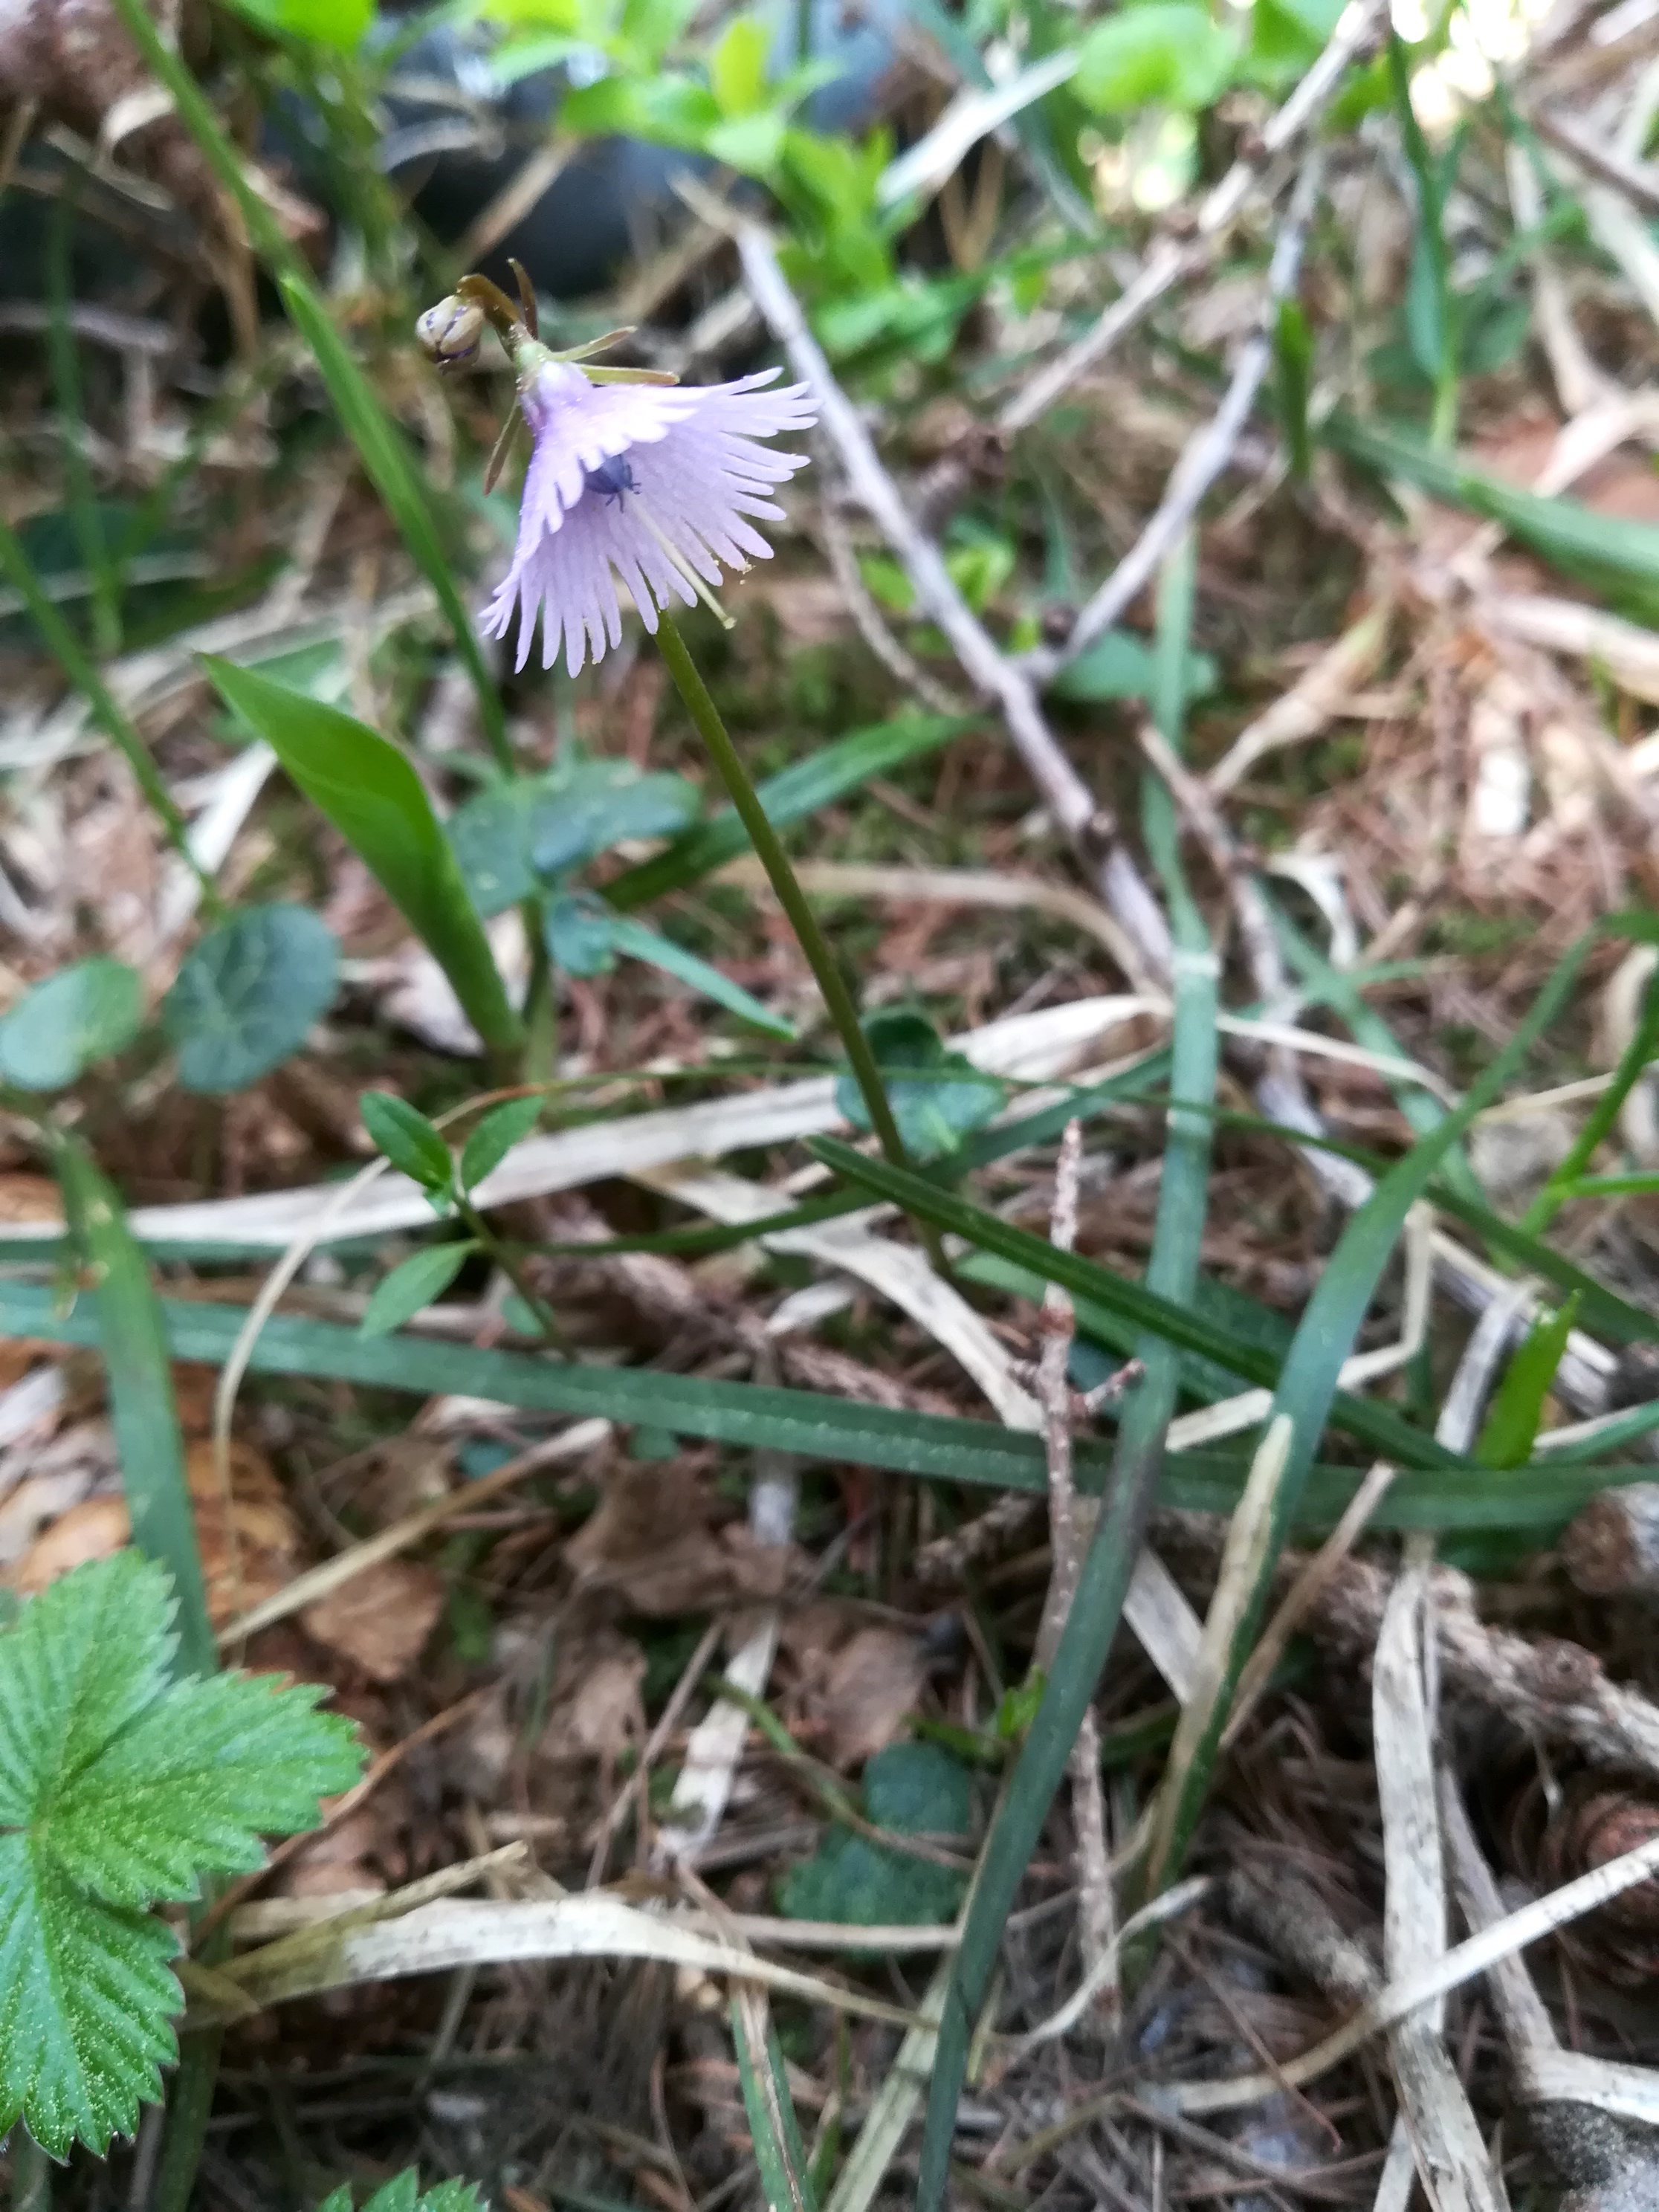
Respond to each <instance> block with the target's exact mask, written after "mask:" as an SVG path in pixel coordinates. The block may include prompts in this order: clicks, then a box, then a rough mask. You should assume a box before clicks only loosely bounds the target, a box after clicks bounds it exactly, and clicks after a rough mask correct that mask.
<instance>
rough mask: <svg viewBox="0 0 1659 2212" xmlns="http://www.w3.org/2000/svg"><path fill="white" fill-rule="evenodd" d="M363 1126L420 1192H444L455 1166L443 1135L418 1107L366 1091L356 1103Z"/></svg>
mask: <svg viewBox="0 0 1659 2212" xmlns="http://www.w3.org/2000/svg"><path fill="white" fill-rule="evenodd" d="M357 1110H358V1112H359V1113H360V1114H361V1115H362V1117H363V1127H364V1128H366V1129H367V1130H368V1133H369V1135H370V1136H371V1137H372V1138H373V1139H374V1142H375V1144H376V1145H377V1146H379V1147H380V1151H381V1152H384V1153H385V1154H386V1158H387V1159H389V1160H390V1161H391V1163H392V1166H393V1167H394V1168H401V1169H402V1170H403V1172H404V1174H405V1175H406V1176H410V1177H411V1178H412V1179H413V1180H414V1181H415V1182H417V1183H419V1184H420V1185H421V1186H422V1188H423V1189H426V1190H431V1191H443V1190H447V1189H448V1188H449V1184H450V1179H451V1177H452V1176H453V1173H454V1163H453V1160H452V1159H451V1158H450V1154H449V1147H448V1146H447V1144H446V1143H445V1142H444V1139H443V1136H442V1133H441V1132H440V1131H439V1130H437V1129H435V1128H434V1127H433V1126H432V1124H431V1122H430V1121H428V1120H427V1118H426V1115H424V1114H422V1112H421V1110H420V1109H419V1107H418V1106H411V1105H410V1103H409V1101H408V1099H406V1098H399V1097H398V1095H397V1093H396V1092H395V1091H364V1092H363V1093H362V1097H360V1098H359V1099H358V1101H357Z"/></svg>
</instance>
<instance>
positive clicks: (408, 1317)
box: [357, 1237, 478, 1336]
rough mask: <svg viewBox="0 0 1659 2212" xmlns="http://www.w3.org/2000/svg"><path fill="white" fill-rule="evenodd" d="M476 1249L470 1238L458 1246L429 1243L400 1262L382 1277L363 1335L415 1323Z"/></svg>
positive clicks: (361, 1326) (364, 1321)
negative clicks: (410, 1322) (415, 1319)
mask: <svg viewBox="0 0 1659 2212" xmlns="http://www.w3.org/2000/svg"><path fill="white" fill-rule="evenodd" d="M477 1249H478V1247H477V1241H476V1239H474V1238H471V1237H469V1238H467V1239H465V1241H464V1242H462V1243H454V1244H428V1245H427V1246H426V1247H425V1248H424V1249H422V1250H421V1251H419V1252H411V1253H410V1255H409V1257H408V1259H406V1260H400V1261H398V1265H397V1266H396V1267H393V1268H392V1271H391V1273H389V1274H386V1275H382V1276H381V1278H380V1281H379V1282H378V1283H376V1285H374V1291H372V1292H371V1294H370V1296H369V1301H368V1305H367V1307H366V1308H365V1309H364V1311H363V1317H362V1321H361V1322H358V1324H357V1326H358V1328H359V1329H360V1330H361V1331H362V1334H363V1335H365V1336H389V1335H390V1334H392V1330H393V1329H394V1328H402V1327H403V1325H404V1322H406V1321H413V1320H414V1318H415V1316H416V1314H417V1313H424V1312H425V1310H426V1309H427V1307H428V1306H429V1305H430V1304H432V1301H433V1300H434V1298H440V1297H442V1296H443V1294H444V1292H445V1291H447V1289H448V1288H449V1286H450V1285H451V1284H452V1283H453V1281H454V1279H455V1278H456V1276H457V1275H459V1273H460V1272H461V1268H462V1266H463V1264H464V1263H465V1261H467V1260H468V1259H470V1258H471V1255H472V1254H473V1253H474V1252H476V1251H477Z"/></svg>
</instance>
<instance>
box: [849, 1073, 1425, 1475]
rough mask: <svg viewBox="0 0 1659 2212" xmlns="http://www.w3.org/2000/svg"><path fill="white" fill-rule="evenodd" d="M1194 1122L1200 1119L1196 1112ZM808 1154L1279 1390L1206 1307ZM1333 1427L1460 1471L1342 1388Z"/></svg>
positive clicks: (865, 1165)
mask: <svg viewBox="0 0 1659 2212" xmlns="http://www.w3.org/2000/svg"><path fill="white" fill-rule="evenodd" d="M1194 1118H1199V1117H1198V1115H1197V1114H1196V1110H1195V1109H1194ZM1203 1118H1205V1119H1206V1120H1207V1118H1208V1117H1207V1116H1205V1117H1203ZM807 1150H808V1151H809V1152H811V1153H812V1154H813V1155H814V1157H815V1158H818V1159H821V1160H822V1161H823V1162H824V1164H825V1165H826V1166H829V1167H832V1168H834V1169H835V1170H836V1172H837V1174H840V1175H843V1176H846V1177H847V1179H848V1182H856V1183H859V1184H861V1185H862V1186H863V1188H865V1189H866V1190H869V1191H872V1192H874V1193H875V1194H877V1195H878V1197H882V1198H890V1199H891V1200H894V1202H895V1203H896V1204H899V1205H902V1206H903V1207H904V1208H905V1210H906V1212H908V1213H911V1214H913V1215H915V1216H917V1217H919V1218H927V1219H930V1220H932V1221H933V1224H934V1225H935V1226H936V1227H938V1228H940V1229H943V1230H944V1231H946V1233H947V1234H951V1233H954V1234H955V1235H957V1236H958V1237H965V1238H966V1239H967V1240H968V1242H969V1243H972V1244H976V1245H978V1246H979V1248H980V1249H981V1250H982V1251H986V1252H992V1253H994V1254H996V1255H998V1256H999V1257H1000V1258H1002V1259H1005V1260H1012V1261H1013V1262H1014V1263H1015V1265H1016V1266H1018V1267H1025V1268H1027V1269H1029V1270H1030V1273H1032V1274H1034V1275H1038V1276H1041V1277H1042V1279H1043V1280H1045V1281H1048V1282H1055V1283H1062V1284H1064V1285H1065V1286H1066V1289H1067V1290H1068V1291H1071V1292H1072V1293H1073V1296H1074V1297H1082V1298H1087V1299H1091V1300H1092V1301H1093V1302H1094V1303H1095V1304H1097V1305H1099V1306H1102V1307H1103V1308H1105V1309H1106V1310H1108V1311H1109V1312H1116V1313H1118V1314H1121V1315H1124V1316H1130V1317H1132V1318H1133V1320H1134V1321H1135V1322H1137V1323H1138V1324H1139V1326H1140V1327H1141V1328H1144V1329H1146V1330H1148V1331H1150V1332H1151V1333H1152V1334H1155V1335H1156V1336H1158V1338H1160V1339H1161V1340H1163V1341H1164V1343H1166V1344H1171V1345H1174V1346H1176V1347H1177V1348H1178V1349H1180V1350H1182V1351H1186V1352H1194V1353H1195V1354H1197V1355H1198V1357H1199V1358H1202V1359H1207V1360H1212V1361H1213V1362H1214V1363H1215V1364H1216V1365H1217V1366H1218V1367H1220V1368H1223V1369H1225V1370H1227V1372H1229V1373H1230V1374H1232V1375H1235V1376H1237V1377H1238V1378H1239V1381H1240V1383H1241V1384H1243V1383H1257V1384H1260V1385H1261V1386H1262V1387H1263V1388H1266V1389H1274V1388H1276V1387H1277V1385H1278V1383H1279V1375H1280V1362H1279V1359H1278V1358H1276V1357H1275V1356H1274V1355H1273V1353H1271V1352H1266V1351H1263V1350H1262V1349H1261V1347H1260V1346H1257V1345H1254V1344H1251V1343H1249V1342H1248V1341H1246V1340H1243V1339H1241V1338H1240V1337H1237V1336H1234V1335H1229V1334H1227V1333H1225V1331H1223V1330H1222V1329H1220V1328H1218V1327H1217V1326H1216V1325H1215V1323H1214V1322H1212V1321H1209V1320H1207V1319H1206V1317H1205V1316H1204V1314H1203V1312H1202V1311H1201V1310H1198V1309H1197V1308H1196V1307H1194V1306H1192V1305H1183V1304H1179V1303H1177V1302H1176V1300H1175V1299H1173V1298H1170V1297H1161V1296H1159V1295H1158V1292H1157V1291H1154V1290H1153V1289H1152V1286H1151V1283H1150V1279H1149V1281H1148V1282H1147V1283H1146V1284H1145V1285H1143V1284H1139V1283H1132V1282H1130V1281H1128V1280H1127V1279H1126V1278H1125V1277H1123V1276H1121V1275H1115V1274H1114V1273H1112V1272H1111V1271H1110V1269H1109V1268H1106V1267H1101V1266H1100V1264H1099V1263H1098V1261H1093V1260H1086V1259H1084V1258H1082V1257H1081V1256H1080V1255H1078V1254H1076V1253H1066V1252H1056V1251H1055V1250H1054V1247H1053V1246H1052V1245H1051V1244H1050V1243H1048V1240H1047V1238H1045V1237H1035V1236H1033V1235H1032V1234H1031V1232H1030V1230H1027V1229H1017V1228H1016V1227H1014V1225H1012V1223H1011V1222H1006V1221H1002V1220H1000V1219H999V1218H998V1217H997V1216H996V1215H995V1214H994V1213H991V1212H987V1210H986V1209H985V1208H984V1207H983V1206H975V1205H974V1204H973V1203H972V1202H971V1200H967V1199H964V1198H961V1197H958V1196H957V1194H956V1193H955V1192H952V1191H946V1190H941V1189H940V1188H939V1185H938V1184H937V1183H933V1182H929V1181H928V1180H927V1177H925V1176H918V1175H915V1174H909V1173H907V1172H905V1171H904V1170H901V1169H894V1168H891V1167H890V1166H889V1165H888V1164H887V1162H886V1161H885V1160H876V1159H872V1158H868V1157H866V1154H864V1153H862V1152H854V1149H853V1147H852V1146H850V1145H844V1144H842V1143H841V1142H840V1141H839V1140H838V1139H836V1138H834V1137H814V1138H811V1139H809V1140H808V1144H807ZM1344 1356H1345V1357H1346V1353H1345V1355H1344ZM1339 1364H1340V1363H1339ZM1331 1419H1332V1421H1333V1424H1334V1425H1335V1426H1336V1427H1338V1428H1340V1429H1343V1430H1345V1431H1346V1432H1347V1434H1348V1435H1350V1436H1352V1437H1358V1439H1359V1440H1360V1442H1361V1443H1365V1444H1368V1445H1370V1448H1371V1449H1373V1450H1374V1451H1380V1452H1383V1453H1386V1454H1387V1455H1389V1456H1390V1457H1392V1458H1396V1459H1399V1460H1401V1461H1403V1462H1404V1463H1405V1464H1406V1465H1407V1466H1408V1467H1439V1466H1447V1465H1450V1464H1452V1463H1453V1459H1454V1456H1455V1455H1450V1454H1449V1453H1448V1452H1447V1450H1446V1447H1445V1446H1444V1445H1443V1444H1440V1443H1436V1442H1435V1440H1434V1438H1433V1437H1431V1436H1429V1435H1427V1434H1426V1433H1425V1431H1423V1430H1421V1429H1417V1428H1413V1426H1412V1425H1411V1423H1410V1422H1409V1421H1407V1420H1406V1419H1403V1418H1402V1416H1401V1415H1400V1414H1399V1413H1395V1411H1394V1409H1393V1408H1392V1407H1389V1406H1384V1405H1379V1404H1376V1403H1374V1402H1373V1401H1371V1400H1370V1399H1368V1398H1359V1397H1354V1396H1352V1395H1349V1394H1348V1393H1347V1392H1346V1391H1342V1390H1339V1391H1338V1392H1337V1394H1336V1396H1335V1399H1334V1403H1333V1406H1332V1408H1331Z"/></svg>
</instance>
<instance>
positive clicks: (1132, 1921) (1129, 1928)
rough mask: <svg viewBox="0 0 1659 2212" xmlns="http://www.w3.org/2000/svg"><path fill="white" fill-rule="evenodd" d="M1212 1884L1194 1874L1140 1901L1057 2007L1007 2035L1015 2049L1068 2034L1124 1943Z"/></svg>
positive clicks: (1108, 1976) (1109, 1976)
mask: <svg viewBox="0 0 1659 2212" xmlns="http://www.w3.org/2000/svg"><path fill="white" fill-rule="evenodd" d="M1214 1887H1215V1884H1214V1882H1213V1881H1212V1879H1211V1878H1210V1876H1209V1875H1202V1874H1200V1875H1190V1876H1189V1877H1188V1880H1187V1881H1178V1882H1176V1885H1175V1887H1173V1888H1172V1889H1166V1890H1165V1891H1164V1893H1163V1895H1162V1896H1161V1897H1155V1898H1153V1899H1152V1902H1151V1904H1150V1905H1142V1906H1141V1908H1140V1910H1139V1912H1132V1913H1131V1914H1130V1916H1129V1917H1128V1918H1127V1920H1126V1921H1125V1922H1124V1923H1123V1925H1122V1926H1121V1928H1120V1929H1118V1930H1117V1932H1116V1934H1115V1936H1113V1937H1112V1940H1111V1942H1110V1943H1109V1946H1108V1947H1107V1953H1106V1955H1105V1956H1103V1957H1102V1958H1100V1959H1098V1960H1096V1962H1095V1964H1094V1966H1093V1967H1092V1968H1091V1971H1090V1972H1089V1973H1088V1974H1086V1975H1085V1978H1084V1979H1083V1980H1082V1982H1081V1983H1079V1985H1078V1987H1077V1988H1076V1989H1075V1990H1073V1992H1072V1994H1071V1996H1069V1997H1067V1998H1066V2002H1065V2003H1064V2004H1063V2005H1061V2007H1060V2009H1059V2011H1058V2012H1054V2013H1050V2015H1048V2019H1047V2020H1045V2021H1042V2022H1040V2023H1039V2025H1038V2026H1037V2027H1034V2028H1032V2029H1031V2031H1030V2033H1029V2034H1027V2035H1018V2036H1010V2037H1009V2038H1008V2041H1009V2043H1010V2044H1011V2045H1012V2048H1013V2050H1014V2051H1015V2052H1016V2053H1018V2055H1019V2056H1021V2057H1024V2055H1025V2053H1026V2052H1028V2051H1035V2050H1036V2048H1037V2047H1038V2045H1040V2044H1044V2043H1054V2042H1056V2041H1058V2039H1060V2037H1061V2036H1064V2035H1069V2034H1070V2033H1071V2032H1072V2030H1073V2028H1074V2027H1076V2026H1077V2024H1078V2022H1079V2021H1080V2020H1081V2019H1082V2018H1083V2016H1084V2015H1085V2013H1086V2012H1087V2011H1088V2009H1089V2007H1090V2006H1091V2004H1092V2003H1093V2002H1094V2000H1095V1996H1096V1994H1097V1991H1099V1990H1103V1989H1104V1988H1105V1987H1106V1985H1107V1984H1108V1983H1109V1981H1111V1980H1113V1979H1114V1978H1115V1975H1116V1972H1117V1966H1118V1961H1119V1960H1120V1958H1121V1955H1122V1954H1123V1951H1124V1948H1125V1947H1126V1946H1127V1945H1128V1944H1129V1943H1132V1942H1133V1941H1134V1939H1135V1937H1136V1936H1144V1935H1145V1934H1146V1930H1147V1929H1149V1928H1158V1927H1161V1926H1162V1925H1163V1923H1164V1921H1166V1920H1173V1919H1175V1918H1176V1917H1178V1916H1179V1915H1180V1914H1181V1913H1183V1912H1186V1911H1190V1910H1191V1908H1192V1907H1193V1906H1194V1905H1197V1904H1199V1903H1200V1902H1201V1901H1202V1900H1203V1899H1205V1898H1206V1897H1207V1896H1208V1895H1209V1894H1210V1892H1211V1891H1212V1889H1213V1888H1214Z"/></svg>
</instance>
